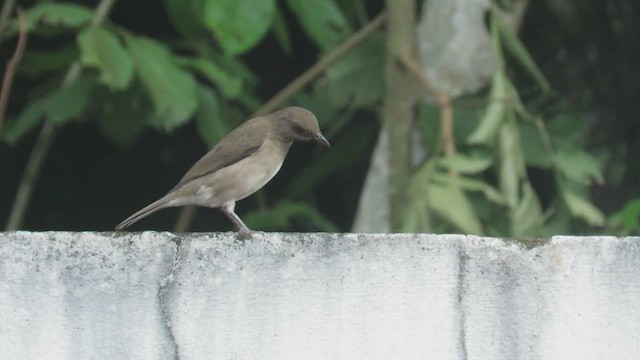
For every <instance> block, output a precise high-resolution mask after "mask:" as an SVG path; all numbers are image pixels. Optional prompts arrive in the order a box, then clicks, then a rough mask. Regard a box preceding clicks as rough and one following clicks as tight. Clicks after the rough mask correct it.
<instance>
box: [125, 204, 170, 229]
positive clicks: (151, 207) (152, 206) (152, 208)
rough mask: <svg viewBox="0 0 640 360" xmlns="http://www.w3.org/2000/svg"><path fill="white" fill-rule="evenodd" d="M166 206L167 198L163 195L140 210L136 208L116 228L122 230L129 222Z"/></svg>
mask: <svg viewBox="0 0 640 360" xmlns="http://www.w3.org/2000/svg"><path fill="white" fill-rule="evenodd" d="M167 206H168V200H167V198H166V197H163V198H162V199H160V200H157V201H154V202H152V203H151V204H149V205H147V206H145V207H144V208H142V209H141V210H138V211H137V212H136V213H135V214H133V215H131V216H129V217H128V218H127V219H126V220H125V221H123V222H121V223H120V224H119V225H118V226H116V230H122V229H124V228H126V227H129V226H130V225H131V224H133V223H135V222H136V221H138V220H140V219H142V218H143V217H146V216H148V215H151V214H153V213H154V212H156V211H158V210H160V209H163V208H165V207H167Z"/></svg>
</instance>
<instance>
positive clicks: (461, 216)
mask: <svg viewBox="0 0 640 360" xmlns="http://www.w3.org/2000/svg"><path fill="white" fill-rule="evenodd" d="M427 189H428V195H427V199H428V201H429V206H430V208H431V209H433V211H434V212H435V213H436V214H438V216H440V217H441V218H442V219H443V220H445V221H446V222H448V223H449V224H451V225H452V226H453V227H455V228H457V229H458V230H460V231H462V232H463V233H465V234H474V235H482V233H483V232H482V225H481V224H480V219H479V218H478V215H477V214H476V213H475V211H474V209H473V206H472V205H471V202H470V201H469V199H468V198H467V196H466V195H465V193H464V191H462V190H461V189H460V188H459V187H457V186H455V185H451V184H439V183H435V182H433V183H430V184H429V186H428V187H427Z"/></svg>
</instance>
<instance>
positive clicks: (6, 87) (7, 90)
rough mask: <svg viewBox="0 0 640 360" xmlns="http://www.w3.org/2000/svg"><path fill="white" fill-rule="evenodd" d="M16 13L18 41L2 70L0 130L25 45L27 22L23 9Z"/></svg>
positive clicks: (0, 129)
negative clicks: (18, 30) (3, 70)
mask: <svg viewBox="0 0 640 360" xmlns="http://www.w3.org/2000/svg"><path fill="white" fill-rule="evenodd" d="M16 12H17V13H18V24H19V25H20V33H19V35H18V43H17V44H16V50H15V51H14V53H13V56H12V57H11V59H9V61H8V62H7V68H6V70H5V72H4V79H3V80H2V88H1V89H0V132H1V131H2V124H3V123H4V116H5V113H6V111H7V103H8V102H9V95H10V94H11V86H12V85H13V77H14V75H15V73H16V69H17V68H18V64H20V61H21V60H22V54H24V49H25V47H26V46H27V23H26V22H25V19H24V11H22V9H21V8H18V9H17V10H16Z"/></svg>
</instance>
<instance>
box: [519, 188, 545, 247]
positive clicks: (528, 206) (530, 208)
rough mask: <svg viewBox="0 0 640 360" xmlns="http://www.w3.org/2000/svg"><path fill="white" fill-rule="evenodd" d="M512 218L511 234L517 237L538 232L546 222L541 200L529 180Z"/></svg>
mask: <svg viewBox="0 0 640 360" xmlns="http://www.w3.org/2000/svg"><path fill="white" fill-rule="evenodd" d="M511 219H512V221H511V236H515V237H522V236H531V235H533V234H536V231H537V229H539V228H540V227H541V226H542V224H543V222H544V217H543V214H542V206H541V205H540V200H539V199H538V196H537V195H536V193H535V192H534V191H533V188H532V187H531V185H530V184H529V183H528V182H526V183H524V184H523V185H522V198H521V199H520V202H519V203H518V205H517V206H516V208H515V209H514V210H513V212H512V216H511Z"/></svg>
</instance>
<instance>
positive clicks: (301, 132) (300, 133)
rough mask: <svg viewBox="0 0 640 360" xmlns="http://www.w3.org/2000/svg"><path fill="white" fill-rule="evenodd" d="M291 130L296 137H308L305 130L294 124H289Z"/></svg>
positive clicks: (307, 132)
mask: <svg viewBox="0 0 640 360" xmlns="http://www.w3.org/2000/svg"><path fill="white" fill-rule="evenodd" d="M291 128H292V129H293V132H294V133H296V135H298V136H304V137H308V136H309V135H310V134H309V131H307V129H305V128H303V127H302V126H300V125H298V124H296V123H294V122H292V123H291Z"/></svg>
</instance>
